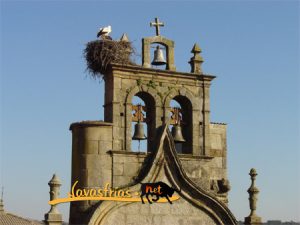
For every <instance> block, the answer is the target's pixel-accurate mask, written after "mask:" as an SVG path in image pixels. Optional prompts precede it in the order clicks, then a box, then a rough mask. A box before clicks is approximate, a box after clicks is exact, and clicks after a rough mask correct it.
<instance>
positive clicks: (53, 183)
mask: <svg viewBox="0 0 300 225" xmlns="http://www.w3.org/2000/svg"><path fill="white" fill-rule="evenodd" d="M48 185H49V186H50V192H49V193H50V201H52V200H55V199H57V198H58V196H59V189H60V186H61V182H60V180H59V178H58V177H57V176H56V174H54V175H53V177H52V179H51V180H50V181H49V183H48ZM44 222H45V224H46V225H62V215H61V214H60V213H59V212H58V209H57V205H51V209H50V211H49V212H48V213H46V214H45V220H44Z"/></svg>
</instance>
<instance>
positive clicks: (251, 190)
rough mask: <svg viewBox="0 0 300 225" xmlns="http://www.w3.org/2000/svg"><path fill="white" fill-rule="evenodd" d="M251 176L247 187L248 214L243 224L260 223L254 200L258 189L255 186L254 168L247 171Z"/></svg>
mask: <svg viewBox="0 0 300 225" xmlns="http://www.w3.org/2000/svg"><path fill="white" fill-rule="evenodd" d="M249 175H250V177H251V186H250V188H249V189H248V193H249V203H250V210H251V212H250V215H249V216H248V217H245V224H249V225H252V224H262V222H261V217H259V216H257V215H256V212H255V211H256V202H257V194H258V193H259V190H258V188H257V187H255V179H256V178H255V177H256V176H257V173H256V170H255V169H254V168H252V169H251V170H250V173H249Z"/></svg>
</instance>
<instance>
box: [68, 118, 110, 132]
mask: <svg viewBox="0 0 300 225" xmlns="http://www.w3.org/2000/svg"><path fill="white" fill-rule="evenodd" d="M100 126H113V123H109V122H104V121H102V120H94V121H93V120H85V121H81V122H75V123H72V124H71V125H70V128H69V129H70V130H72V129H73V128H75V127H100Z"/></svg>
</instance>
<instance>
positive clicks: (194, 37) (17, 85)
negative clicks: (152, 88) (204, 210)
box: [0, 1, 300, 221]
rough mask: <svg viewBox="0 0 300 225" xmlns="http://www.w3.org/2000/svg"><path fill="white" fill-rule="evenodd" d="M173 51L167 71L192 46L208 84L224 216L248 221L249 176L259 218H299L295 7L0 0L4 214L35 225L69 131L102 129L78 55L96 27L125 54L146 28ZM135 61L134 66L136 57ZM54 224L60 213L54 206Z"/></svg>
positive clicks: (95, 86) (65, 153)
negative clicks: (95, 124) (222, 168)
mask: <svg viewBox="0 0 300 225" xmlns="http://www.w3.org/2000/svg"><path fill="white" fill-rule="evenodd" d="M157 16H158V17H159V18H160V20H161V21H163V22H165V27H163V28H161V34H162V35H163V36H166V37H168V38H170V39H172V40H174V41H175V64H176V67H177V70H178V71H183V72H188V71H189V70H190V68H189V64H188V63H187V62H188V61H189V58H190V57H191V53H190V50H191V48H192V47H193V45H194V43H195V42H197V43H198V44H199V45H200V47H201V48H202V50H203V52H202V56H203V58H204V60H205V62H204V64H203V70H204V72H206V73H210V74H214V75H216V76H217V79H215V80H214V81H213V84H212V86H211V120H212V121H214V122H226V123H228V134H227V135H228V136H227V138H228V173H229V178H230V182H231V186H232V190H231V191H230V195H229V197H230V203H229V206H230V209H231V210H232V211H233V213H234V214H235V216H236V217H237V218H238V219H243V218H244V217H245V216H248V214H249V206H248V194H247V192H246V190H247V189H248V187H249V185H250V179H249V175H248V173H249V170H250V168H252V167H255V168H256V169H257V172H258V176H257V186H258V187H259V189H260V190H261V192H260V194H259V198H258V210H257V213H258V214H259V215H260V216H262V217H263V220H268V219H282V220H298V221H299V220H300V217H299V213H298V212H299V211H300V179H299V178H300V171H299V169H300V168H299V163H300V158H299V157H300V155H299V150H300V143H299V125H300V123H299V60H300V58H299V2H298V1H187V2H180V1H161V2H157V1H156V2H155V1H142V2H138V1H126V2H121V1H119V2H117V1H102V2H100V1H1V65H0V68H1V70H0V73H1V111H0V113H1V124H0V127H1V130H0V132H1V135H0V137H1V139H0V143H1V145H0V148H1V154H0V157H1V160H0V165H1V166H0V168H1V178H0V185H1V186H2V185H4V187H5V193H4V198H5V208H6V210H7V211H10V212H13V213H16V214H18V215H21V216H26V217H32V218H36V219H42V218H43V215H44V213H46V212H47V211H48V210H49V206H48V205H47V201H48V198H49V194H48V192H49V188H48V185H47V183H48V181H49V180H50V178H51V176H52V174H53V173H54V172H57V174H58V175H59V176H60V178H61V179H62V182H63V186H62V190H61V196H64V195H66V193H67V192H68V190H69V188H70V176H71V170H70V168H71V133H70V131H69V130H68V129H69V125H70V124H71V123H72V122H76V121H81V120H99V119H103V108H102V105H103V99H104V96H103V94H104V91H103V85H104V83H103V82H102V83H100V82H98V81H94V80H92V79H90V78H89V76H88V74H87V73H86V71H85V68H86V64H85V60H84V58H83V49H84V47H85V44H86V43H87V42H88V41H91V40H94V39H95V36H96V33H97V30H98V28H99V27H101V26H105V25H108V24H110V25H111V26H112V29H113V32H112V34H111V36H112V37H113V38H114V39H118V38H119V37H120V36H121V35H122V33H124V32H126V33H127V34H128V36H129V38H130V40H131V41H132V42H133V45H134V46H135V48H136V50H137V52H139V53H141V38H142V37H146V36H153V35H154V29H153V28H150V27H149V22H150V21H153V19H154V18H155V17H157ZM137 62H138V63H140V58H139V57H137ZM60 210H61V212H62V213H63V214H64V218H65V220H67V218H68V205H67V204H65V205H61V206H60Z"/></svg>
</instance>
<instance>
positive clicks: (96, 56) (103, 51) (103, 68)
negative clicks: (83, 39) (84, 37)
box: [84, 40, 135, 79]
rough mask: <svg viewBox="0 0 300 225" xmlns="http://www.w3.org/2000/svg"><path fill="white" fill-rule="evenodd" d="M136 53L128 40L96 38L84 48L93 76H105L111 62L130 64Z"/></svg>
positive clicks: (89, 70) (88, 66)
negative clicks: (132, 56)
mask: <svg viewBox="0 0 300 225" xmlns="http://www.w3.org/2000/svg"><path fill="white" fill-rule="evenodd" d="M133 53H134V51H133V48H132V46H131V43H130V42H128V41H113V40H96V41H91V42H88V43H87V45H86V48H85V50H84V56H85V59H86V62H87V70H88V72H89V73H90V75H91V76H92V77H93V78H100V79H101V78H103V76H105V73H106V72H107V68H108V67H107V66H108V65H109V64H110V63H119V64H130V65H134V64H135V63H134V62H132V60H131V55H132V54H133Z"/></svg>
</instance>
